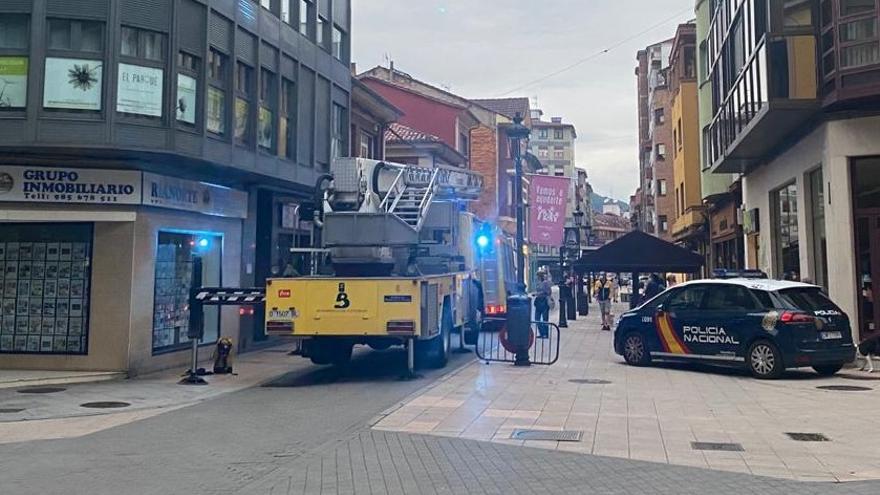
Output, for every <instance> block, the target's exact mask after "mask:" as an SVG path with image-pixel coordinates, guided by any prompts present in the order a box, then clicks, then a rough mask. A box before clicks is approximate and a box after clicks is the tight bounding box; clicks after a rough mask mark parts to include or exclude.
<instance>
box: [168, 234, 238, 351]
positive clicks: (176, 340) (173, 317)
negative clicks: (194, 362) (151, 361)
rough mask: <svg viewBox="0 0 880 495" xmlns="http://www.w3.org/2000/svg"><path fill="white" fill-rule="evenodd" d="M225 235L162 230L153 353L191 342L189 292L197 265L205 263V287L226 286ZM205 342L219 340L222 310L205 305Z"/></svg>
mask: <svg viewBox="0 0 880 495" xmlns="http://www.w3.org/2000/svg"><path fill="white" fill-rule="evenodd" d="M222 248H223V237H222V236H220V235H218V234H199V233H185V232H159V239H158V245H157V249H156V271H155V289H154V301H153V354H159V353H162V352H168V351H176V350H181V349H186V348H187V347H188V346H189V345H191V344H190V340H189V338H188V337H187V332H188V331H189V292H190V289H192V286H193V273H194V268H193V267H194V266H195V264H196V263H197V262H200V263H201V267H202V278H201V280H196V281H195V283H197V284H199V286H202V287H220V286H222V279H221V265H222V260H223V253H222ZM204 312H205V313H204V315H205V317H204V325H205V327H204V329H205V334H204V338H203V339H202V340H201V342H202V343H205V344H207V343H212V342H216V341H217V339H218V338H219V335H220V312H219V308H217V307H205V308H204Z"/></svg>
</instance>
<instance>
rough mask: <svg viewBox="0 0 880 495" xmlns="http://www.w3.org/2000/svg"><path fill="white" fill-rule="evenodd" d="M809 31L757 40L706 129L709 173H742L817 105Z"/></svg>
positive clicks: (813, 45) (774, 148)
mask: <svg viewBox="0 0 880 495" xmlns="http://www.w3.org/2000/svg"><path fill="white" fill-rule="evenodd" d="M816 69H817V68H816V39H815V37H814V36H812V35H798V36H786V37H770V36H769V35H768V36H767V37H765V38H764V39H762V40H761V41H760V42H759V43H758V45H757V48H756V50H755V52H754V53H753V55H752V57H751V58H750V59H749V60H748V61H746V63H745V65H744V66H743V68H742V69H741V70H740V72H739V74H738V76H737V78H736V80H735V81H734V83H733V85H732V86H731V89H730V90H729V91H728V93H727V95H726V96H725V99H724V101H723V102H722V103H721V104H720V105H719V108H718V110H717V112H716V114H715V118H714V120H713V121H712V125H711V127H710V129H709V136H708V137H709V146H710V149H709V151H710V158H711V161H712V166H711V167H710V168H711V171H712V172H714V173H747V172H749V171H750V170H751V169H752V168H753V167H754V166H755V165H756V164H757V163H759V162H760V161H761V159H762V158H764V157H767V156H772V155H773V154H774V153H775V152H776V151H777V150H778V148H779V146H780V145H781V144H782V142H783V141H784V140H785V139H786V138H787V137H789V136H790V135H791V134H792V133H793V132H794V131H796V130H797V129H798V128H799V127H800V126H802V125H803V124H804V122H805V121H807V120H808V119H809V118H810V117H811V116H813V115H814V114H815V113H816V112H817V111H818V110H819V109H820V100H819V99H818V94H817V82H816V77H817V76H816V73H817V71H816Z"/></svg>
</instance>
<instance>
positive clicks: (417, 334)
mask: <svg viewBox="0 0 880 495" xmlns="http://www.w3.org/2000/svg"><path fill="white" fill-rule="evenodd" d="M327 179H328V187H326V189H325V192H324V194H323V196H324V197H323V204H322V206H321V208H319V209H318V210H319V211H318V212H317V213H316V217H315V223H316V224H317V225H319V226H320V236H321V239H322V243H323V252H326V253H327V257H328V258H329V263H328V265H329V266H330V267H332V270H333V275H332V276H310V277H302V278H275V279H270V280H269V281H268V282H267V287H266V332H267V333H268V334H274V335H292V336H295V337H299V338H301V339H302V346H301V350H302V355H303V356H304V357H308V358H310V359H311V360H312V362H314V363H316V364H336V365H342V364H345V363H347V362H348V361H349V360H350V359H351V355H352V348H353V347H354V346H355V345H368V346H370V347H371V348H373V349H387V348H389V347H391V346H395V345H404V346H406V348H407V350H408V358H409V359H408V365H409V369H410V371H412V369H413V367H414V366H429V367H442V366H445V365H446V362H447V359H448V357H449V352H450V347H451V340H452V339H451V336H452V334H453V333H454V332H455V331H460V332H466V333H468V337H469V338H468V340H472V338H473V335H474V333H475V332H477V331H478V320H479V318H480V314H481V313H482V312H483V308H482V307H481V301H482V291H481V288H480V287H481V286H480V284H479V283H478V282H477V280H476V279H477V277H476V274H477V270H476V263H477V254H476V246H475V238H474V234H475V229H476V228H477V227H476V225H477V223H478V222H477V221H476V219H475V218H474V216H473V215H471V214H470V213H467V212H466V211H465V209H464V208H463V205H464V203H465V202H466V201H470V200H474V199H476V198H477V197H478V196H479V194H480V190H481V188H482V177H481V176H480V175H478V174H475V173H472V172H470V171H468V170H462V169H457V168H452V167H445V166H432V167H423V166H417V165H405V164H396V163H389V162H382V161H375V160H366V159H360V158H349V159H340V160H336V161H334V163H333V164H332V166H331V175H330V177H328V178H327Z"/></svg>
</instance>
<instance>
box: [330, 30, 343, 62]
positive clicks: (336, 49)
mask: <svg viewBox="0 0 880 495" xmlns="http://www.w3.org/2000/svg"><path fill="white" fill-rule="evenodd" d="M344 50H345V33H344V32H343V31H342V29H340V28H339V26H336V25H334V26H333V56H334V57H336V59H337V60H344V58H345V57H344Z"/></svg>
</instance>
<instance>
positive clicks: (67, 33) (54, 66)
mask: <svg viewBox="0 0 880 495" xmlns="http://www.w3.org/2000/svg"><path fill="white" fill-rule="evenodd" d="M103 30H104V26H103V24H102V23H100V22H92V21H71V20H66V19H49V21H48V29H47V31H48V32H47V45H48V48H49V50H48V53H47V56H46V62H45V63H46V68H45V80H46V81H47V82H50V83H47V84H44V85H43V107H44V108H46V109H63V110H66V111H99V110H101V107H102V105H101V99H102V95H103V91H102V90H103V81H104V70H103V68H104V63H103V60H102V59H101V58H96V57H100V56H101V54H102V52H103V50H104V35H103Z"/></svg>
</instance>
